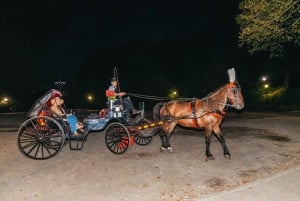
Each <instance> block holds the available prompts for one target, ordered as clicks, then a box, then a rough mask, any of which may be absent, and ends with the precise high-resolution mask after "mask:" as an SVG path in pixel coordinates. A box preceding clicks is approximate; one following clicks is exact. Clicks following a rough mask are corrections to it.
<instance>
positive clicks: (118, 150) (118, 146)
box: [105, 123, 130, 154]
mask: <svg viewBox="0 0 300 201" xmlns="http://www.w3.org/2000/svg"><path fill="white" fill-rule="evenodd" d="M129 143H130V135H129V132H128V130H127V128H126V127H125V126H124V125H123V124H121V123H111V124H110V125H108V126H107V128H106V131H105V144H106V146H107V148H108V149H109V150H110V151H111V152H112V153H114V154H123V153H124V152H126V151H127V149H128V147H129Z"/></svg>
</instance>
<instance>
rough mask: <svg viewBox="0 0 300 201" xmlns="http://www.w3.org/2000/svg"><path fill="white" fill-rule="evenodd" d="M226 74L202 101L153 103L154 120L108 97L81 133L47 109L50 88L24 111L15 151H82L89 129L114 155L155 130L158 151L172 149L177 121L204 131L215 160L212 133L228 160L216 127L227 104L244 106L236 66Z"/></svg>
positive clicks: (35, 155) (32, 154) (36, 154)
mask: <svg viewBox="0 0 300 201" xmlns="http://www.w3.org/2000/svg"><path fill="white" fill-rule="evenodd" d="M228 75H229V83H226V84H225V85H223V86H221V87H219V88H218V89H217V90H215V91H213V92H211V93H210V94H208V95H207V96H206V97H204V98H202V99H196V98H192V99H183V100H180V99H177V100H172V101H168V102H163V103H157V104H156V106H155V107H154V108H153V120H154V122H151V121H149V120H147V119H146V118H145V117H144V116H143V115H140V114H139V115H136V116H132V115H131V114H130V113H129V112H128V111H127V110H126V109H124V107H123V105H122V101H116V100H109V101H108V104H107V108H105V109H104V110H101V112H100V113H99V115H98V114H92V115H89V116H88V117H86V118H85V119H84V120H83V128H84V129H83V131H82V134H81V135H74V134H73V133H72V132H71V130H72V129H71V126H70V123H69V122H68V121H66V119H65V118H64V117H62V116H60V115H57V114H55V112H53V111H52V110H50V108H49V104H48V103H49V100H50V99H51V97H53V96H54V95H56V96H57V94H59V95H61V93H60V92H59V91H57V90H53V89H52V90H50V91H48V92H47V93H46V94H45V95H44V96H42V97H41V98H40V99H38V100H37V101H36V102H35V104H34V105H33V107H32V108H31V110H30V111H29V113H28V119H27V120H26V121H25V122H24V123H23V124H22V125H21V127H20V128H19V131H18V139H17V145H18V149H19V150H20V152H21V153H23V154H24V155H25V156H27V157H29V158H32V159H48V158H51V157H52V156H54V155H56V154H57V153H59V152H60V151H61V149H62V148H63V146H64V145H65V144H66V143H67V142H69V147H70V149H71V150H81V149H82V147H83V144H84V142H85V141H86V140H87V137H88V135H89V133H91V132H92V131H105V144H106V146H107V148H108V149H109V150H110V151H111V152H113V153H115V154H122V153H124V152H125V151H126V150H127V149H128V147H129V146H130V145H131V144H133V143H134V142H135V143H137V144H139V145H147V144H149V143H150V142H151V141H152V137H153V136H154V135H156V134H157V133H159V135H160V138H161V141H162V146H161V148H160V150H161V151H163V152H164V151H166V152H173V150H172V147H171V145H170V137H171V135H172V133H173V131H174V129H175V127H176V126H177V125H181V126H183V127H190V128H195V129H200V128H201V129H204V132H205V144H206V148H205V154H206V157H207V159H211V160H212V159H214V157H213V155H212V154H211V152H210V140H211V135H212V134H214V135H215V136H216V137H217V139H218V140H219V142H220V143H221V145H222V148H223V153H224V156H225V157H226V158H228V159H230V153H229V150H228V148H227V145H226V143H225V139H224V137H223V135H222V132H221V129H220V125H221V123H222V119H223V117H224V113H225V112H224V110H225V109H226V108H227V107H232V108H235V109H237V110H241V109H243V108H244V98H243V95H242V92H241V87H240V85H239V83H238V82H237V80H236V77H235V70H234V69H229V70H228ZM140 97H144V98H146V96H140ZM153 97H154V96H150V98H153ZM160 100H161V99H160Z"/></svg>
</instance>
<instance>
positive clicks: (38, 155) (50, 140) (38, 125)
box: [17, 116, 65, 160]
mask: <svg viewBox="0 0 300 201" xmlns="http://www.w3.org/2000/svg"><path fill="white" fill-rule="evenodd" d="M64 142H65V134H64V130H63V128H62V126H61V125H60V124H59V123H58V121H56V120H55V119H53V118H51V117H47V116H36V117H32V118H30V119H27V120H26V121H25V122H24V123H23V124H22V125H21V126H20V128H19V131H18V137H17V147H18V149H19V151H20V152H21V153H22V154H23V155H24V156H26V157H28V158H32V159H36V160H43V159H48V158H51V157H53V156H55V155H56V154H58V153H59V152H60V151H61V149H62V148H63V145H64Z"/></svg>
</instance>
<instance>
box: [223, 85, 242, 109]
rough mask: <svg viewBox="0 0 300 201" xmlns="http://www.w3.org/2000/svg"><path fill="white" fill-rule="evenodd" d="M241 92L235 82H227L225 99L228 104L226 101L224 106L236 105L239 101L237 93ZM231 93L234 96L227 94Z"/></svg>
mask: <svg viewBox="0 0 300 201" xmlns="http://www.w3.org/2000/svg"><path fill="white" fill-rule="evenodd" d="M240 92H241V87H240V86H237V85H236V84H231V83H230V84H228V86H227V99H228V102H229V104H228V103H227V102H226V103H225V106H227V107H233V108H235V105H238V104H239V103H241V100H240V98H239V97H238V95H237V94H238V93H240ZM230 93H232V94H233V97H234V98H231V97H230V96H229V94H230Z"/></svg>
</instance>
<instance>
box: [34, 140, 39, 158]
mask: <svg viewBox="0 0 300 201" xmlns="http://www.w3.org/2000/svg"><path fill="white" fill-rule="evenodd" d="M40 147H41V144H40V143H39V144H38V147H37V149H36V152H35V154H34V158H36V156H37V154H38V152H39V150H40Z"/></svg>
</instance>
